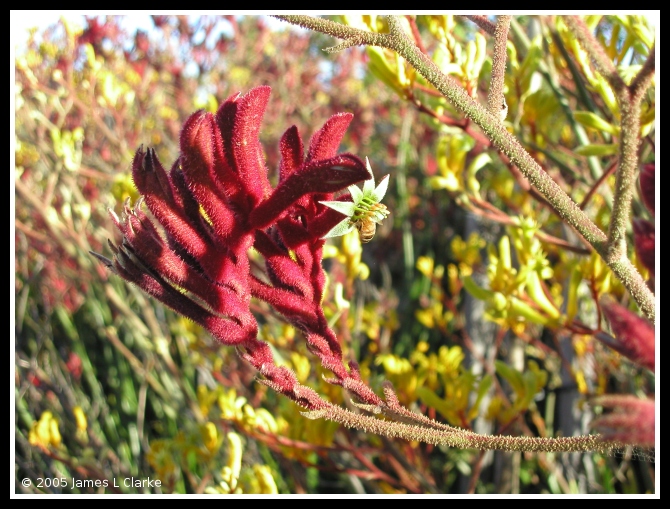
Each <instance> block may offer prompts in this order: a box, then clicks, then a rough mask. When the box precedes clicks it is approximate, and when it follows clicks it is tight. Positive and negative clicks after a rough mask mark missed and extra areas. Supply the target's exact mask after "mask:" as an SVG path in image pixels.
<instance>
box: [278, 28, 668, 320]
mask: <svg viewBox="0 0 670 509" xmlns="http://www.w3.org/2000/svg"><path fill="white" fill-rule="evenodd" d="M277 18H278V19H281V20H283V21H287V22H289V23H291V24H294V25H299V26H302V27H304V28H308V29H310V30H316V31H318V32H322V33H325V34H328V35H332V36H335V37H338V38H341V39H346V40H347V41H348V45H349V46H351V45H360V44H366V45H372V46H380V47H383V48H388V49H391V50H394V51H396V52H397V53H398V54H399V55H400V56H401V57H403V58H404V59H405V60H407V61H408V62H409V63H410V64H411V65H412V66H413V67H414V68H415V69H416V70H417V71H418V72H419V73H420V74H421V75H422V76H423V77H424V78H425V79H426V80H427V81H429V82H430V83H431V84H432V85H433V86H434V87H435V88H437V89H438V90H439V91H440V92H442V94H443V95H444V96H445V97H446V98H447V99H449V100H450V101H451V102H452V104H453V105H454V106H455V107H456V108H457V109H458V110H460V111H461V112H462V113H464V114H465V115H466V116H467V117H469V118H470V119H471V120H472V121H473V122H474V123H475V124H477V125H478V126H479V127H480V128H482V129H483V130H484V132H485V133H486V135H487V136H488V137H489V138H490V139H491V141H492V142H493V143H494V144H495V145H496V147H498V148H499V149H500V150H501V151H502V152H503V153H505V154H506V155H507V156H508V157H509V158H510V160H511V161H512V162H513V163H514V164H516V165H517V167H518V168H519V169H520V170H521V172H522V173H523V174H524V176H525V177H526V178H527V179H528V180H529V181H530V182H531V184H533V185H534V186H535V187H536V188H537V190H538V191H539V192H540V193H541V194H542V195H543V196H544V197H545V198H546V199H547V201H548V202H549V203H551V204H552V206H553V207H554V208H555V209H556V211H557V212H558V213H559V214H560V216H561V217H562V218H563V220H564V221H565V222H566V223H567V224H569V225H570V226H572V227H573V228H575V229H576V230H577V231H578V232H579V233H580V234H581V235H582V236H583V237H584V238H585V239H586V240H587V241H588V242H589V243H590V244H591V245H592V246H593V247H594V249H595V250H596V251H597V252H598V254H600V256H601V257H602V258H603V259H604V260H605V261H606V263H607V264H608V266H609V267H610V269H612V271H613V272H614V273H615V274H616V276H617V277H618V278H619V279H620V280H621V281H622V283H623V284H624V286H625V287H626V288H627V289H628V291H629V292H630V293H631V295H632V297H633V299H635V301H636V302H637V303H638V305H639V306H640V308H641V309H642V311H643V312H644V314H645V315H646V316H647V317H648V318H649V320H651V321H652V322H655V319H656V314H655V298H654V295H653V293H652V292H651V291H650V290H649V288H648V287H647V285H646V283H645V281H644V279H642V276H641V275H640V273H639V272H638V271H637V269H636V268H635V267H634V266H633V264H632V263H631V262H630V260H629V259H628V258H627V257H625V256H623V257H619V258H616V259H614V258H612V257H611V256H610V255H609V252H608V243H607V240H608V239H607V236H606V235H605V234H604V233H603V232H602V231H601V230H600V229H599V228H598V227H597V226H596V225H595V224H594V223H593V222H592V221H591V220H590V218H589V217H588V216H587V215H586V214H585V213H584V212H583V211H582V210H581V209H580V208H579V207H578V206H577V204H576V203H575V202H574V201H573V200H572V199H571V198H570V197H569V196H568V195H567V194H566V193H565V192H564V191H563V189H561V187H560V186H559V185H558V184H556V182H554V180H553V179H552V178H551V177H550V176H549V175H548V174H547V173H546V172H545V171H544V170H543V169H542V168H541V167H540V165H539V164H538V163H537V162H536V161H535V160H534V159H533V158H532V157H531V155H530V154H529V153H528V152H527V151H526V150H525V149H524V148H523V147H522V146H521V144H520V143H519V141H518V140H517V139H516V138H515V137H514V136H513V135H512V134H510V133H509V132H508V131H507V130H506V129H505V127H504V126H503V125H502V122H500V120H499V118H497V117H496V116H494V115H491V114H490V113H489V112H488V111H486V109H485V108H483V107H482V106H481V105H480V104H479V103H477V102H476V101H475V100H474V99H472V98H471V97H470V96H469V95H468V94H467V92H466V91H465V90H463V88H462V87H461V86H460V85H459V84H458V83H457V82H456V81H455V80H454V79H453V78H451V77H450V76H447V75H445V74H444V73H442V71H441V70H440V69H439V68H438V67H437V65H436V64H435V63H434V62H433V61H432V60H430V58H429V57H428V56H427V55H425V54H423V53H422V52H421V51H420V50H419V49H418V48H417V46H416V45H415V44H414V43H413V42H412V41H411V39H409V38H408V37H407V35H406V34H404V32H403V31H402V28H401V26H400V23H399V21H398V20H397V18H396V17H394V16H389V18H388V24H389V29H390V31H389V33H388V34H381V33H373V32H367V31H365V30H359V29H356V28H351V27H347V26H344V25H342V24H340V23H336V22H334V21H329V20H324V19H321V18H314V17H311V16H304V15H289V16H277ZM584 26H585V25H584ZM587 31H588V30H587ZM337 48H339V47H336V48H335V49H337ZM332 50H333V49H331V50H330V51H332ZM609 65H610V66H611V67H613V65H612V64H611V62H610V63H609ZM605 68H608V67H607V66H605ZM615 70H616V69H615ZM613 79H614V80H615V78H613ZM636 146H637V145H636Z"/></svg>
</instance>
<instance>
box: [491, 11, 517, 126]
mask: <svg viewBox="0 0 670 509" xmlns="http://www.w3.org/2000/svg"><path fill="white" fill-rule="evenodd" d="M511 21H512V16H498V22H497V23H496V30H495V41H494V44H493V66H492V67H491V85H490V86H489V96H488V110H489V113H491V114H492V115H499V114H500V112H501V111H503V110H505V113H506V110H507V104H506V103H505V96H504V94H503V91H504V88H505V62H506V61H507V32H508V31H509V25H510V23H511ZM500 116H501V117H502V118H501V120H504V119H505V116H506V115H505V116H502V115H500Z"/></svg>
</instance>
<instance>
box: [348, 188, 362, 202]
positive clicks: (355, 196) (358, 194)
mask: <svg viewBox="0 0 670 509" xmlns="http://www.w3.org/2000/svg"><path fill="white" fill-rule="evenodd" d="M348 189H349V193H350V194H351V199H352V200H354V204H357V203H360V202H361V198H363V191H361V189H360V188H359V187H358V186H349V187H348Z"/></svg>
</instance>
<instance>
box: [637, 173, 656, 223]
mask: <svg viewBox="0 0 670 509" xmlns="http://www.w3.org/2000/svg"><path fill="white" fill-rule="evenodd" d="M640 191H641V193H640V195H641V196H642V201H643V202H644V204H645V205H646V206H647V208H648V209H649V210H650V211H651V213H652V214H655V212H656V207H655V206H654V204H655V202H656V192H655V191H656V164H655V163H648V164H645V165H643V166H642V170H641V171H640Z"/></svg>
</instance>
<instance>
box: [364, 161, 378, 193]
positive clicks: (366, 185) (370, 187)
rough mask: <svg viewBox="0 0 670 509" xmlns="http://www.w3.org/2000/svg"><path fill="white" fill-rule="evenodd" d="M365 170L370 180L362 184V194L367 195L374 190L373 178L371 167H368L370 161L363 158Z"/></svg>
mask: <svg viewBox="0 0 670 509" xmlns="http://www.w3.org/2000/svg"><path fill="white" fill-rule="evenodd" d="M365 168H366V169H367V170H368V173H369V174H370V177H371V178H370V179H369V180H366V181H365V182H364V183H363V194H364V195H369V194H370V193H371V192H372V191H374V189H375V176H374V175H373V173H372V166H370V160H369V159H368V158H367V157H366V158H365Z"/></svg>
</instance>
